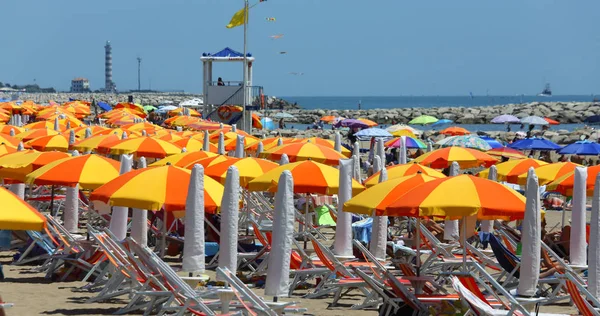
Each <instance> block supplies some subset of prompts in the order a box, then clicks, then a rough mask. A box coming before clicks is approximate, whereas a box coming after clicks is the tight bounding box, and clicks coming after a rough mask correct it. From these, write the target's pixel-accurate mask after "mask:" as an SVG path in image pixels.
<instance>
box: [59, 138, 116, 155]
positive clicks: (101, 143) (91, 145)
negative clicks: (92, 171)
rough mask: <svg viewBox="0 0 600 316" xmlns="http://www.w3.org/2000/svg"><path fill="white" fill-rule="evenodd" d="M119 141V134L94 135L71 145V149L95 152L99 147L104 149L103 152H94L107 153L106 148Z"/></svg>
mask: <svg viewBox="0 0 600 316" xmlns="http://www.w3.org/2000/svg"><path fill="white" fill-rule="evenodd" d="M120 140H121V135H119V134H108V135H96V136H92V137H90V138H86V139H82V140H80V141H77V142H75V143H74V144H73V145H71V147H70V148H71V149H76V150H79V151H81V152H86V151H92V150H96V149H98V148H99V147H102V148H104V151H101V150H96V151H97V152H101V153H108V148H109V147H110V145H111V144H114V143H116V142H118V141H120Z"/></svg>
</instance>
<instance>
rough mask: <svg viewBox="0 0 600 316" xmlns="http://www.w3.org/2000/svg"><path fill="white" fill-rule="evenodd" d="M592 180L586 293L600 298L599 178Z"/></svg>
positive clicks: (597, 176)
mask: <svg viewBox="0 0 600 316" xmlns="http://www.w3.org/2000/svg"><path fill="white" fill-rule="evenodd" d="M593 178H594V179H595V181H594V184H595V185H594V195H593V198H592V211H591V218H590V248H589V261H588V291H590V293H592V295H594V297H600V176H599V175H596V176H595V177H593ZM588 179H589V175H588Z"/></svg>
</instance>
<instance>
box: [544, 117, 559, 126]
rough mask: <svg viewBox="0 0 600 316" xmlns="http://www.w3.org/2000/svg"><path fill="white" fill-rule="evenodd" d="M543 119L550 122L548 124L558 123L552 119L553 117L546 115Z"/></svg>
mask: <svg viewBox="0 0 600 316" xmlns="http://www.w3.org/2000/svg"><path fill="white" fill-rule="evenodd" d="M544 120H545V121H546V122H548V124H550V125H560V122H559V121H556V120H553V119H551V118H548V117H544Z"/></svg>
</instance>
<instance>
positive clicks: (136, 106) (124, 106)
mask: <svg viewBox="0 0 600 316" xmlns="http://www.w3.org/2000/svg"><path fill="white" fill-rule="evenodd" d="M114 108H115V109H130V110H133V111H135V112H138V113H140V114H145V113H146V111H144V108H143V107H142V106H141V105H139V104H135V103H129V102H120V103H117V105H115V107H114Z"/></svg>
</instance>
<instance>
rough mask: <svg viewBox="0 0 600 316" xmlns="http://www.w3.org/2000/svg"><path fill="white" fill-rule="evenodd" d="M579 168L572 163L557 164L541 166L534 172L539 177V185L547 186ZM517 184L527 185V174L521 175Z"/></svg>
mask: <svg viewBox="0 0 600 316" xmlns="http://www.w3.org/2000/svg"><path fill="white" fill-rule="evenodd" d="M579 166H581V165H579V164H576V163H572V162H556V163H551V164H547V165H542V166H539V167H537V168H535V169H534V171H535V174H536V175H537V177H538V180H539V184H540V185H545V184H548V183H550V182H552V181H554V180H556V179H558V178H560V177H562V176H564V175H566V174H567V173H570V172H573V171H575V168H576V167H579ZM517 183H518V184H521V185H524V184H526V183H527V172H524V173H522V174H520V175H519V177H518V180H517Z"/></svg>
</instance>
